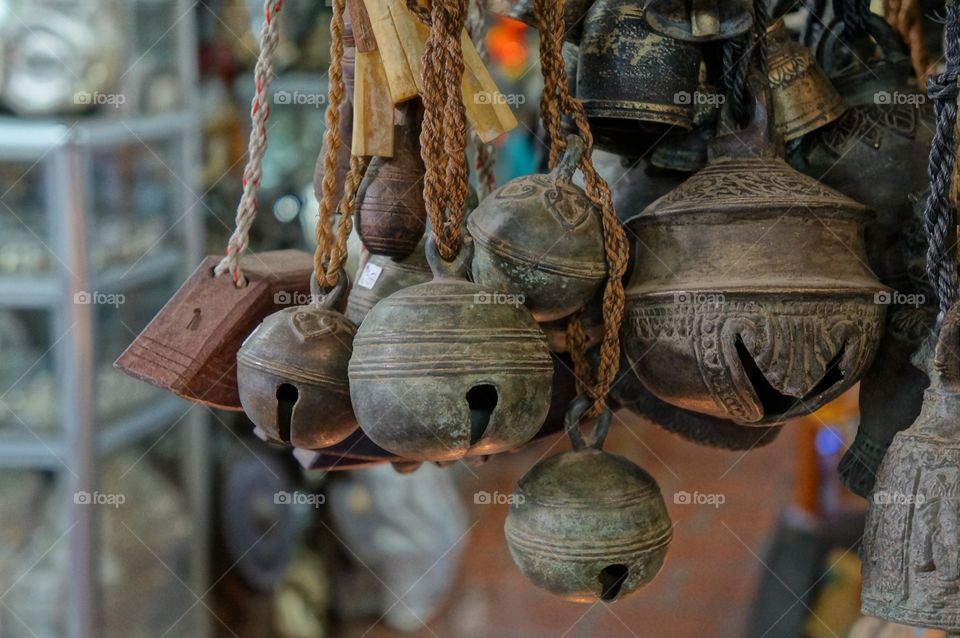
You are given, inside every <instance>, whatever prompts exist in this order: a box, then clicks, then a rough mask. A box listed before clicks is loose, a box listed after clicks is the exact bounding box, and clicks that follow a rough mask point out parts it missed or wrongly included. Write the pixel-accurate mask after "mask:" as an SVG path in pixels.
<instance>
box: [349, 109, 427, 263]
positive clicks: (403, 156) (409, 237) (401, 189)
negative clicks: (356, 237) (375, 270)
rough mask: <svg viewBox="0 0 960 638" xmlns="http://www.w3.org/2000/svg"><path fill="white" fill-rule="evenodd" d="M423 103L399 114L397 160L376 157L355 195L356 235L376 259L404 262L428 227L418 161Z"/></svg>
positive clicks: (397, 121) (395, 142)
mask: <svg viewBox="0 0 960 638" xmlns="http://www.w3.org/2000/svg"><path fill="white" fill-rule="evenodd" d="M422 111H423V106H422V104H421V102H420V100H416V99H415V100H409V101H407V102H404V103H403V104H401V105H400V106H398V107H397V109H396V118H395V125H394V131H395V133H394V148H393V157H374V158H373V159H372V160H370V165H369V166H368V167H367V172H366V173H364V176H363V181H362V182H360V188H359V190H358V191H357V232H358V233H359V234H360V239H361V240H363V245H364V246H366V248H367V250H369V251H370V252H371V253H373V254H374V255H387V256H388V257H398V258H401V259H402V258H403V257H406V256H407V255H409V254H410V253H411V252H413V249H414V248H416V247H417V244H418V243H419V242H420V239H421V238H422V237H423V231H424V228H425V226H426V219H427V209H426V206H425V205H424V203H423V176H424V173H425V171H426V169H425V168H424V165H423V159H422V158H421V157H420V120H421V118H422Z"/></svg>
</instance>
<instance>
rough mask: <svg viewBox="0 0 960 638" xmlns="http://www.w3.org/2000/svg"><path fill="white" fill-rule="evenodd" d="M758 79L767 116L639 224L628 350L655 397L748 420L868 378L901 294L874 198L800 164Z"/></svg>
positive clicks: (823, 398)
mask: <svg viewBox="0 0 960 638" xmlns="http://www.w3.org/2000/svg"><path fill="white" fill-rule="evenodd" d="M758 84H759V83H758V82H756V81H754V82H753V85H754V90H753V93H754V95H755V96H756V98H755V99H756V107H755V109H754V117H753V122H752V123H751V124H750V125H749V126H748V127H747V128H746V129H744V130H742V131H738V132H734V133H730V134H727V135H722V136H719V137H717V138H715V139H714V141H713V143H712V144H711V147H710V161H709V163H708V164H707V166H706V168H704V169H703V170H701V171H700V172H699V173H697V174H695V175H694V176H693V177H691V178H690V179H689V180H687V181H686V182H684V183H683V184H682V185H681V186H680V187H678V188H677V189H675V190H674V191H672V192H670V193H669V194H667V195H665V196H663V197H661V198H660V199H658V200H657V201H655V202H654V203H653V204H651V205H650V206H649V207H648V208H647V209H646V210H645V211H644V212H643V213H642V214H641V215H640V216H639V217H638V218H636V219H635V220H633V221H632V223H631V228H633V229H634V231H635V233H636V235H637V241H636V245H637V247H636V251H635V252H636V255H635V259H636V263H635V265H634V270H633V279H632V281H631V283H630V286H629V289H628V291H627V313H628V317H627V321H626V325H625V328H624V335H625V347H626V352H627V356H628V358H629V359H630V361H631V363H632V364H633V365H634V369H635V370H636V372H637V374H638V376H639V378H640V380H641V382H642V383H643V384H644V386H646V387H647V389H648V390H650V391H651V392H652V393H653V394H654V395H656V396H657V397H659V398H661V399H662V400H664V401H666V402H668V403H671V404H673V405H676V406H679V407H681V408H684V409H688V410H693V411H696V412H701V413H704V414H709V415H712V416H716V417H720V418H724V419H730V420H732V421H735V422H737V423H742V424H747V425H769V424H774V423H780V422H783V421H784V420H785V419H787V418H789V417H791V416H796V415H800V414H806V413H809V412H812V411H813V410H815V409H817V408H818V407H819V406H821V405H823V404H824V403H826V402H827V401H829V400H830V399H832V398H834V397H836V396H838V395H839V394H840V393H842V392H843V391H845V390H847V389H848V388H849V387H850V386H851V385H853V384H854V383H856V381H857V379H859V377H860V375H861V374H862V373H863V372H864V370H866V368H867V367H868V366H869V364H870V363H871V361H872V359H873V356H874V353H875V352H876V349H877V346H878V344H879V342H880V337H881V335H882V331H883V319H884V311H885V309H886V307H885V306H884V305H883V304H880V303H877V302H876V301H875V297H876V295H878V294H879V293H884V292H887V291H888V289H887V288H885V287H884V286H883V285H881V284H880V282H878V281H877V280H876V278H875V277H874V276H873V274H872V273H871V272H870V270H869V269H868V268H867V267H866V265H865V262H866V251H865V248H864V245H863V224H864V223H865V222H866V221H867V219H868V218H869V211H868V210H867V209H866V208H865V207H863V206H862V205H860V204H858V203H856V202H854V201H853V200H851V199H849V198H847V197H845V196H843V195H841V194H840V193H838V192H837V191H835V190H833V189H830V188H827V187H825V186H823V185H822V184H820V183H819V182H817V181H816V180H813V179H811V178H809V177H806V176H804V175H801V174H800V173H798V172H797V171H795V170H793V169H791V168H790V167H789V166H788V165H787V163H786V162H785V161H783V159H781V157H782V153H783V143H782V139H781V138H780V136H779V135H778V134H777V133H776V131H775V130H774V129H773V123H772V122H771V121H770V119H769V118H768V116H767V103H768V97H767V94H766V92H764V91H763V90H762V88H760V86H758Z"/></svg>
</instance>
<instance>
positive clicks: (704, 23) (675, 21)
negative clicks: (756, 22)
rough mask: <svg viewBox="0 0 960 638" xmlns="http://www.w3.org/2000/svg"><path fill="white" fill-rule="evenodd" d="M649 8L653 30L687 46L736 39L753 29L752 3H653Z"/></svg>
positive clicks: (669, 0)
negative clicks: (685, 43) (688, 43)
mask: <svg viewBox="0 0 960 638" xmlns="http://www.w3.org/2000/svg"><path fill="white" fill-rule="evenodd" d="M646 8H647V11H646V19H647V24H648V25H649V26H650V29H652V30H653V31H654V32H656V33H659V34H660V35H665V36H667V37H668V38H675V39H677V40H686V41H688V42H713V41H715V40H726V39H729V38H735V37H737V36H738V35H742V34H744V33H746V32H747V31H749V30H750V27H751V26H753V9H752V7H751V6H750V0H650V1H649V2H648V3H647V7H646Z"/></svg>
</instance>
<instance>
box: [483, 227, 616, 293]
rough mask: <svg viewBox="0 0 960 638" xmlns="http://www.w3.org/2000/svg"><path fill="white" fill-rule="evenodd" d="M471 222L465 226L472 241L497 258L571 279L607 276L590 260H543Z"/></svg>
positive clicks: (598, 278)
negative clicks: (467, 227) (468, 229)
mask: <svg viewBox="0 0 960 638" xmlns="http://www.w3.org/2000/svg"><path fill="white" fill-rule="evenodd" d="M472 220H473V217H470V218H469V220H468V221H467V224H468V226H469V228H470V235H471V236H472V237H473V241H475V242H476V243H477V244H478V245H479V246H481V247H482V248H486V249H487V250H489V251H490V252H491V253H493V254H494V255H496V256H497V257H500V258H503V259H511V260H516V261H518V262H521V263H522V264H524V265H527V266H534V267H536V268H537V270H539V271H542V272H545V273H549V274H551V275H560V276H562V277H569V278H571V279H582V280H584V281H602V280H603V279H605V278H606V276H607V269H606V268H605V267H603V268H599V267H596V266H595V264H594V262H593V261H592V260H576V259H558V258H556V257H553V256H551V257H550V260H545V259H544V258H543V257H542V256H537V255H536V254H535V253H533V252H532V251H529V250H525V249H523V248H522V247H520V246H518V245H517V244H514V243H513V242H509V241H505V240H503V239H496V238H494V237H493V236H491V235H490V234H489V233H486V232H485V231H483V230H481V229H480V228H479V227H477V225H476V224H471V223H470V222H471V221H472Z"/></svg>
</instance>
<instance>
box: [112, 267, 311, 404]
mask: <svg viewBox="0 0 960 638" xmlns="http://www.w3.org/2000/svg"><path fill="white" fill-rule="evenodd" d="M220 259H221V258H220V257H207V258H206V259H204V260H203V261H202V262H201V263H200V265H199V266H197V269H196V270H195V271H194V272H193V274H192V275H190V278H189V279H187V281H186V282H184V284H183V285H182V286H181V287H180V289H179V290H177V292H176V294H175V295H174V296H173V297H172V298H171V299H170V301H168V302H167V303H166V304H165V305H164V306H163V308H162V309H161V310H160V312H159V313H157V316H156V317H154V318H153V319H152V320H151V321H150V323H149V324H148V325H147V327H146V328H144V329H143V332H142V333H140V334H139V335H138V336H137V338H136V339H135V340H134V341H133V343H131V344H130V346H129V347H128V348H127V349H126V350H124V352H123V354H121V355H120V357H119V358H118V359H117V360H116V362H115V363H114V364H113V365H114V366H116V367H117V368H118V369H120V370H123V371H124V372H126V373H127V374H129V375H131V376H133V377H136V378H137V379H140V380H141V381H146V382H148V383H152V384H153V385H155V386H158V387H160V388H163V389H165V390H168V391H170V392H172V393H173V394H175V395H177V396H179V397H183V398H184V399H188V400H190V401H197V402H199V403H205V404H207V405H211V406H214V407H217V408H221V409H223V410H240V409H241V406H240V396H239V395H238V394H237V368H236V361H237V350H239V348H240V344H242V343H243V340H244V339H246V338H247V335H249V334H250V333H251V332H253V330H254V329H255V328H256V327H257V324H259V323H260V322H261V321H262V320H263V318H264V317H266V316H267V315H269V314H270V313H272V312H276V311H277V310H280V309H281V308H283V307H285V306H289V305H291V304H294V303H297V301H296V299H298V298H300V297H303V296H306V295H307V294H308V292H309V291H310V283H309V282H310V273H311V271H312V269H313V259H311V257H310V255H308V254H307V253H305V252H303V251H300V250H273V251H269V252H263V253H257V254H249V255H244V256H243V257H241V258H240V266H241V268H242V269H243V273H244V278H245V279H246V285H244V286H239V287H238V286H237V285H235V284H234V282H233V280H232V279H231V277H230V276H229V275H227V274H225V275H223V276H221V277H217V276H216V275H215V274H214V268H215V267H216V265H217V264H218V263H219V262H220Z"/></svg>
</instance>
